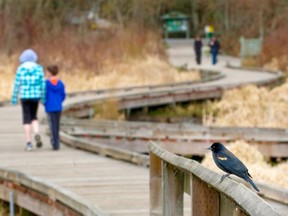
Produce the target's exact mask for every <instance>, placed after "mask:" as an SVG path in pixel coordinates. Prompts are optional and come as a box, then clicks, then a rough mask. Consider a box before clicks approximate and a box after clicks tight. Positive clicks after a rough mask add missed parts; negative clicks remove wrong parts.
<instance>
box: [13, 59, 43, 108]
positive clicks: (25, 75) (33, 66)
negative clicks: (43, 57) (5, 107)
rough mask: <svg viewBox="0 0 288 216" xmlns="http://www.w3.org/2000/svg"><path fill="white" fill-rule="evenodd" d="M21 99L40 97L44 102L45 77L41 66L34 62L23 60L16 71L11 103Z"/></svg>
mask: <svg viewBox="0 0 288 216" xmlns="http://www.w3.org/2000/svg"><path fill="white" fill-rule="evenodd" d="M19 93H20V98H21V99H40V100H41V101H42V102H43V103H45V78H44V72H43V67H42V66H41V65H39V64H37V63H35V62H24V63H23V64H21V65H20V66H19V67H18V69H17V72H16V77H15V81H14V90H13V95H12V100H11V102H12V104H17V101H18V95H19Z"/></svg>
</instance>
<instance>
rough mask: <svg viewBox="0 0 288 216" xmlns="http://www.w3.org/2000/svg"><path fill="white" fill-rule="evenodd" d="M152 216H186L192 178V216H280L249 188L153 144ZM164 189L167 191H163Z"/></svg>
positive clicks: (151, 143)
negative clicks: (184, 208) (185, 195)
mask: <svg viewBox="0 0 288 216" xmlns="http://www.w3.org/2000/svg"><path fill="white" fill-rule="evenodd" d="M149 149H150V215H152V216H160V215H165V216H175V215H177V216H182V215H183V193H184V188H185V187H184V185H187V184H184V182H185V181H184V179H185V178H184V177H185V176H186V177H188V181H189V184H188V188H186V191H187V192H189V191H190V194H191V204H192V205H191V212H192V215H193V216H194V215H206V216H209V215H211V216H212V215H213V216H214V215H219V216H222V215H253V216H254V215H255V216H259V215H261V216H280V214H279V213H278V212H276V211H275V210H274V209H273V208H272V207H271V206H270V205H269V204H268V203H267V202H266V201H264V200H263V199H261V198H260V197H259V196H258V195H257V194H256V193H254V192H253V191H251V190H249V189H248V188H247V187H246V186H244V185H242V184H239V183H237V182H235V181H233V180H231V179H229V178H226V179H225V180H224V181H223V182H221V183H220V178H221V175H219V174H217V173H215V172H213V171H211V170H209V169H207V168H205V167H203V166H202V165H200V164H199V163H198V162H196V161H193V160H190V159H186V158H183V157H180V156H177V155H175V154H173V153H171V152H169V151H167V150H165V149H164V148H162V147H161V146H160V145H158V144H156V143H153V142H150V144H149ZM162 185H163V187H162Z"/></svg>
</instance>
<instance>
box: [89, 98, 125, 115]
mask: <svg viewBox="0 0 288 216" xmlns="http://www.w3.org/2000/svg"><path fill="white" fill-rule="evenodd" d="M94 110H95V115H94V118H95V119H110V120H124V119H125V115H124V113H123V112H121V111H119V108H118V103H117V100H116V99H115V98H114V97H113V96H111V98H110V99H108V100H106V101H104V102H103V103H100V104H97V105H95V107H94Z"/></svg>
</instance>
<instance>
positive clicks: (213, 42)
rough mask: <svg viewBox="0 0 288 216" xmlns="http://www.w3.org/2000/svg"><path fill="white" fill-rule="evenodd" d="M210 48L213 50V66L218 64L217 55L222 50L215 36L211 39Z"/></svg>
mask: <svg viewBox="0 0 288 216" xmlns="http://www.w3.org/2000/svg"><path fill="white" fill-rule="evenodd" d="M209 46H210V49H211V55H212V64H213V65H215V64H216V63H217V55H218V53H219V49H220V43H219V41H218V40H217V38H216V37H215V36H214V37H212V38H211V40H210V42H209Z"/></svg>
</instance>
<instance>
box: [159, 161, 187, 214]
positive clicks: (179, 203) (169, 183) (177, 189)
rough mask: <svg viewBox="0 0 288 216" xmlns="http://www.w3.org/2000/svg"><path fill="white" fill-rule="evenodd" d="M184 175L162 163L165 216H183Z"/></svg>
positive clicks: (169, 165)
mask: <svg viewBox="0 0 288 216" xmlns="http://www.w3.org/2000/svg"><path fill="white" fill-rule="evenodd" d="M183 193H184V174H183V172H182V171H180V170H179V169H177V168H175V167H174V166H172V165H171V164H169V163H166V162H163V213H164V215H165V216H175V215H177V216H183Z"/></svg>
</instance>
